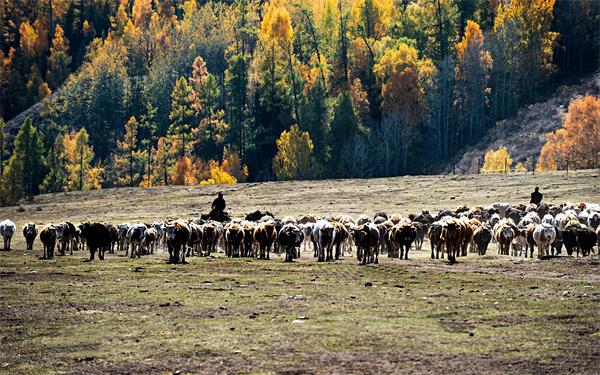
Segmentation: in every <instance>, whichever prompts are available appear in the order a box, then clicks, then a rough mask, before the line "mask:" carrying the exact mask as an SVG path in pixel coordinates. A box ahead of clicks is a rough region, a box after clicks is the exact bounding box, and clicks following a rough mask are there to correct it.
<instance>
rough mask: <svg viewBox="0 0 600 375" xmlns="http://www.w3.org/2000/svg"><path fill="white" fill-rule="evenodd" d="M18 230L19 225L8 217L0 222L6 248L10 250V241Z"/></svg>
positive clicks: (0, 231) (0, 230) (0, 232)
mask: <svg viewBox="0 0 600 375" xmlns="http://www.w3.org/2000/svg"><path fill="white" fill-rule="evenodd" d="M16 232H17V226H16V225H15V223H13V222H12V221H10V220H8V219H6V220H3V221H1V222H0V235H2V238H3V239H4V248H3V249H4V250H10V243H11V241H12V238H13V236H14V235H15V233H16Z"/></svg>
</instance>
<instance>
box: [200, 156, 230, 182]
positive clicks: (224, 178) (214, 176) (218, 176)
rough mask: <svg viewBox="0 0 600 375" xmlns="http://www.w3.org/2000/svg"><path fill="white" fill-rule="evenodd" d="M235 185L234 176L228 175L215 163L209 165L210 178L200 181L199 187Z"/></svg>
mask: <svg viewBox="0 0 600 375" xmlns="http://www.w3.org/2000/svg"><path fill="white" fill-rule="evenodd" d="M229 184H237V180H236V178H235V177H234V176H232V175H230V174H229V173H228V172H227V171H226V170H225V169H224V168H223V167H222V166H221V165H219V162H217V161H214V160H213V161H211V163H210V178H208V179H206V180H202V181H200V185H229Z"/></svg>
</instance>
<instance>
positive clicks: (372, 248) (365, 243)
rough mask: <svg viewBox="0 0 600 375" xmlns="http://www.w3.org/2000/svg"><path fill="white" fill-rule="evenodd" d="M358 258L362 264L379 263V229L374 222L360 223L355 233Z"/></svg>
mask: <svg viewBox="0 0 600 375" xmlns="http://www.w3.org/2000/svg"><path fill="white" fill-rule="evenodd" d="M353 237H354V243H355V245H356V258H357V259H358V261H359V262H361V264H367V263H379V251H378V249H377V245H378V244H379V230H378V228H377V226H376V225H375V224H374V223H364V224H361V225H358V226H357V227H356V228H355V229H354V233H353Z"/></svg>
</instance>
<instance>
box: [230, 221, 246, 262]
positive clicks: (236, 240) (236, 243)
mask: <svg viewBox="0 0 600 375" xmlns="http://www.w3.org/2000/svg"><path fill="white" fill-rule="evenodd" d="M243 242H244V229H243V227H242V226H241V225H240V224H237V223H230V224H229V225H227V226H226V227H225V243H226V248H227V251H226V252H227V256H228V257H234V258H239V257H240V255H241V251H240V249H241V247H242V245H243Z"/></svg>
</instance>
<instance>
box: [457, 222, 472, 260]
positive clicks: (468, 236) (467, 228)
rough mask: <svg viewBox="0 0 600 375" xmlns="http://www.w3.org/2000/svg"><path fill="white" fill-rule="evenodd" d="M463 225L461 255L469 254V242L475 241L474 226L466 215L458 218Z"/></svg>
mask: <svg viewBox="0 0 600 375" xmlns="http://www.w3.org/2000/svg"><path fill="white" fill-rule="evenodd" d="M458 221H459V223H460V225H461V245H460V246H461V252H460V256H463V257H466V256H467V249H468V247H469V244H471V242H472V241H473V227H472V226H471V224H470V223H469V220H468V219H467V218H466V217H464V216H463V217H460V218H459V219H458Z"/></svg>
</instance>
